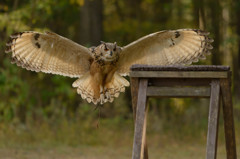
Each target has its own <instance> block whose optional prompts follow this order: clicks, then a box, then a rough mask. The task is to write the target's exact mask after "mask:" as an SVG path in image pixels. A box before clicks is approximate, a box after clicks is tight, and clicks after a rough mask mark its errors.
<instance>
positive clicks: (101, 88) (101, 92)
mask: <svg viewBox="0 0 240 159" xmlns="http://www.w3.org/2000/svg"><path fill="white" fill-rule="evenodd" d="M104 99H105V97H104V89H103V86H102V85H100V103H101V104H103V103H104Z"/></svg>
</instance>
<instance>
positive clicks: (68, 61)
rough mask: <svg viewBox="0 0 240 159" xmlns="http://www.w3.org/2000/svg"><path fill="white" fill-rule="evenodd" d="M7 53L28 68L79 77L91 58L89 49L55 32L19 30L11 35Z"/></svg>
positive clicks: (13, 60)
mask: <svg viewBox="0 0 240 159" xmlns="http://www.w3.org/2000/svg"><path fill="white" fill-rule="evenodd" d="M10 37H11V38H10V40H9V42H8V43H7V44H6V45H7V48H6V50H5V52H6V53H8V52H12V62H13V63H16V64H17V65H18V66H21V67H23V68H26V69H27V70H31V71H36V72H39V71H41V72H45V73H52V74H59V75H63V76H69V77H80V76H81V75H82V74H84V73H85V72H87V71H88V70H89V67H90V61H91V59H92V55H91V52H90V51H89V50H88V48H86V47H84V46H81V45H79V44H77V43H75V42H73V41H71V40H69V39H67V38H64V37H62V36H60V35H58V34H56V33H51V32H46V33H38V32H20V33H16V34H13V35H11V36H10Z"/></svg>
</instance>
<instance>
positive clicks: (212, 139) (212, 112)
mask: <svg viewBox="0 0 240 159" xmlns="http://www.w3.org/2000/svg"><path fill="white" fill-rule="evenodd" d="M219 99H220V81H219V80H213V81H212V83H211V97H210V107H209V116H208V134H207V154H206V159H216V156H217V137H218V121H219V101H220V100H219Z"/></svg>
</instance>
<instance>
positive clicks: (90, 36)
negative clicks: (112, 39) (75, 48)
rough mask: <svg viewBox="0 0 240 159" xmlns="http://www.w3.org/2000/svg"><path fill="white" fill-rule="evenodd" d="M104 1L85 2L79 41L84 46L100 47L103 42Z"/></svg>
mask: <svg viewBox="0 0 240 159" xmlns="http://www.w3.org/2000/svg"><path fill="white" fill-rule="evenodd" d="M102 3H103V2H102V0H85V1H84V4H83V6H82V7H81V12H80V30H79V33H78V35H79V41H80V42H81V44H83V45H95V46H96V45H98V44H99V43H100V41H101V40H102V37H103V36H102V33H103V27H102V21H103V4H102Z"/></svg>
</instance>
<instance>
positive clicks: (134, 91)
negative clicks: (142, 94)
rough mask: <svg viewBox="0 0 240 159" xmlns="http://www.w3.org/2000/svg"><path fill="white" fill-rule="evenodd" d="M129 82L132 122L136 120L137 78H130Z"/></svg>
mask: <svg viewBox="0 0 240 159" xmlns="http://www.w3.org/2000/svg"><path fill="white" fill-rule="evenodd" d="M130 81H131V95H132V110H133V120H134V122H135V120H136V109H137V99H138V88H139V78H134V77H132V78H130Z"/></svg>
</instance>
